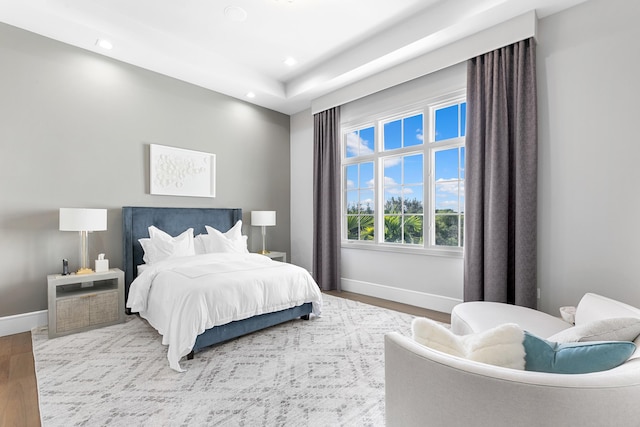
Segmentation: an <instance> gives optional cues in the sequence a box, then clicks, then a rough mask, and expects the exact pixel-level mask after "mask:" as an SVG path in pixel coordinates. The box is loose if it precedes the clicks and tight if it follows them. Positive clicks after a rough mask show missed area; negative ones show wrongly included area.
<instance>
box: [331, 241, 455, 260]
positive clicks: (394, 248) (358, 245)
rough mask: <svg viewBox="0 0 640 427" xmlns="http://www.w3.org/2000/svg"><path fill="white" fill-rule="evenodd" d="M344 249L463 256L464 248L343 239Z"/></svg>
mask: <svg viewBox="0 0 640 427" xmlns="http://www.w3.org/2000/svg"><path fill="white" fill-rule="evenodd" d="M340 246H341V248H342V249H357V250H365V251H379V252H394V253H401V254H408V255H409V254H410V255H422V256H436V257H447V258H463V252H464V250H463V249H462V248H451V249H440V248H438V249H436V248H423V247H420V248H415V247H413V248H412V247H407V246H400V245H393V244H380V243H362V242H350V241H345V240H343V241H342V244H341V245H340Z"/></svg>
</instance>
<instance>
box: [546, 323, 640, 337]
mask: <svg viewBox="0 0 640 427" xmlns="http://www.w3.org/2000/svg"><path fill="white" fill-rule="evenodd" d="M638 335H640V319H638V318H636V317H614V318H611V319H602V320H594V321H593V322H588V323H585V324H583V325H579V326H574V327H572V328H569V329H565V330H564V331H560V332H558V333H557V334H555V335H552V336H550V337H549V338H547V340H548V341H553V342H558V343H569V342H585V341H633V340H635V339H636V338H637V337H638Z"/></svg>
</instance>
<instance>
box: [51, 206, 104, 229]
mask: <svg viewBox="0 0 640 427" xmlns="http://www.w3.org/2000/svg"><path fill="white" fill-rule="evenodd" d="M106 229H107V210H106V209H76V208H60V231H104V230H106Z"/></svg>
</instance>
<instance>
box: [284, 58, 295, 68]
mask: <svg viewBox="0 0 640 427" xmlns="http://www.w3.org/2000/svg"><path fill="white" fill-rule="evenodd" d="M284 63H285V65H288V66H289V67H293V66H294V65H296V64H297V63H298V61H296V58H292V57H288V58H287V59H285V60H284Z"/></svg>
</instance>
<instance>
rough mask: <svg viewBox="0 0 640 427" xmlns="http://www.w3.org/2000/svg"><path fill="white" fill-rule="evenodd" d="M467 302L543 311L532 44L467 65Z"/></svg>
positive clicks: (523, 43) (517, 45)
mask: <svg viewBox="0 0 640 427" xmlns="http://www.w3.org/2000/svg"><path fill="white" fill-rule="evenodd" d="M467 110H468V111H467V137H466V161H465V177H466V182H465V198H466V204H465V242H464V247H465V258H464V299H465V301H498V302H506V303H510V304H516V305H522V306H525V307H531V308H535V307H536V306H537V278H536V264H537V259H536V238H537V230H536V228H537V215H536V214H537V212H536V210H537V173H538V172H537V164H538V134H537V132H538V123H537V97H536V58H535V41H534V39H533V38H531V39H528V40H523V41H520V42H518V43H515V44H513V45H510V46H507V47H504V48H501V49H498V50H495V51H493V52H489V53H487V54H485V55H481V56H479V57H477V58H473V59H471V60H469V62H468V66H467Z"/></svg>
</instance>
